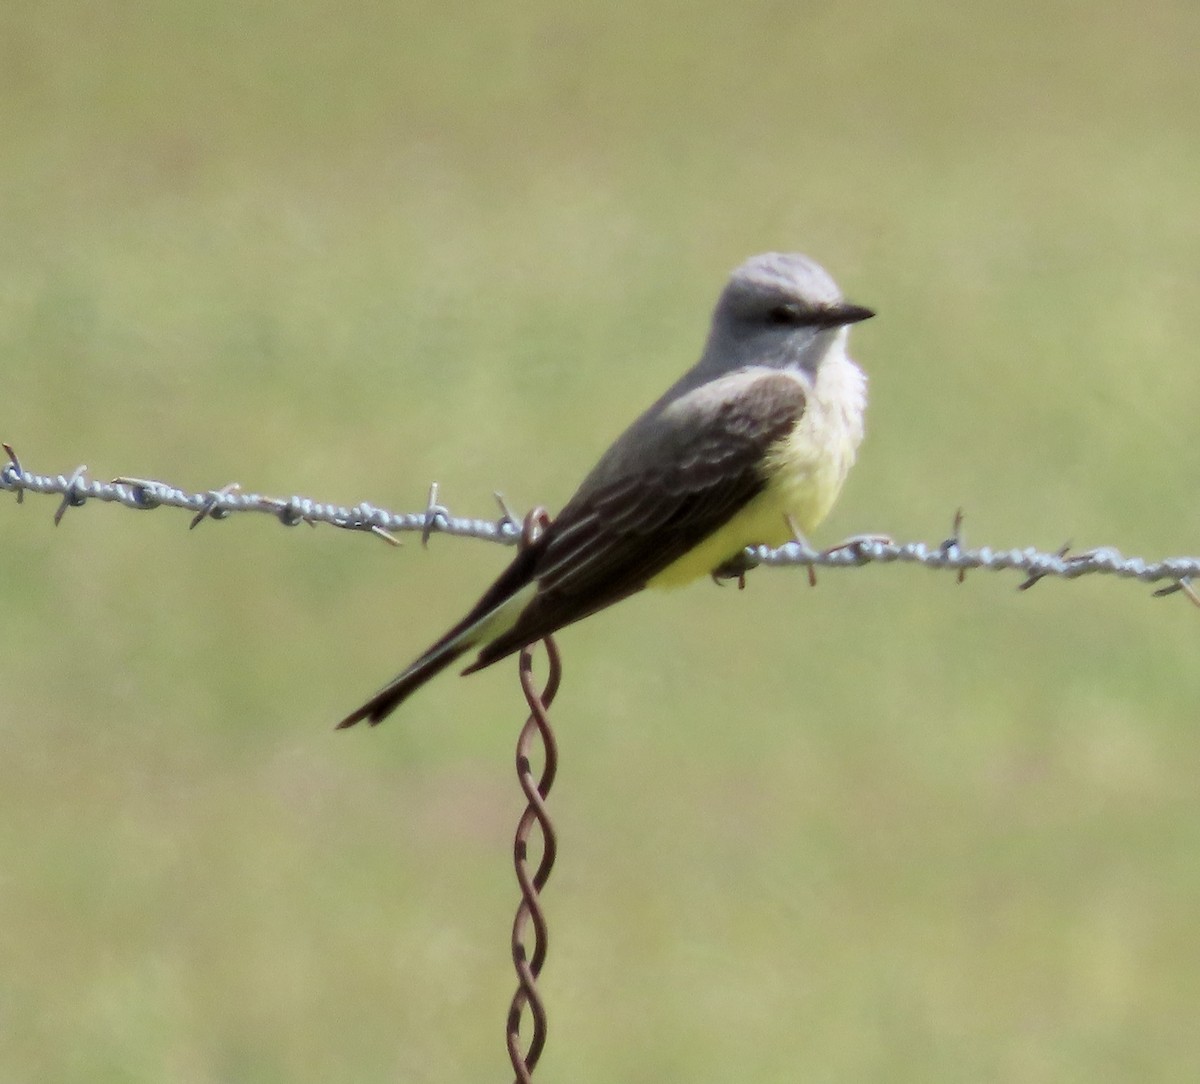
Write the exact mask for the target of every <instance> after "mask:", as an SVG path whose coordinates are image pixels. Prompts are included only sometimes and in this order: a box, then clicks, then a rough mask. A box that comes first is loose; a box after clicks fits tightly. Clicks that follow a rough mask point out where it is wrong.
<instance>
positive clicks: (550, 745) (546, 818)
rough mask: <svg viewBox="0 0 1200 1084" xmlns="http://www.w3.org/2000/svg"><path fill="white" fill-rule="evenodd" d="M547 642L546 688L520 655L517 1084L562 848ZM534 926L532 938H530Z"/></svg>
mask: <svg viewBox="0 0 1200 1084" xmlns="http://www.w3.org/2000/svg"><path fill="white" fill-rule="evenodd" d="M549 521H550V517H549V516H548V515H547V514H546V510H545V509H543V508H536V509H534V510H533V511H532V512H530V513H529V515H528V516H526V517H525V525H524V529H523V530H522V532H521V541H520V545H522V546H527V545H529V544H530V543H531V542H532V541H533V540H534V539H535V538H536V537H537V535H538V534H539V533H540V532H541V531H542V529H544V527H545V525H546V524H547V523H549ZM542 644H543V646H544V647H545V649H546V659H547V661H548V663H549V673H548V674H547V676H546V683H545V685H543V686H542V688H541V689H539V688H538V687H537V683H536V681H535V679H534V676H533V652H534V648H535V647H536V645H533V644H531V645H530V646H529V647H526V648H524V649H523V650H522V651H521V655H520V660H519V666H520V674H521V689H522V691H523V692H524V693H525V702H526V703H527V704H528V705H529V716H528V718H527V719H526V720H525V725H524V726H522V727H521V734H520V736H519V737H518V738H517V779H518V780H519V782H520V784H521V790H522V791H523V792H524V794H525V802H526V805H525V811H524V812H523V813H522V814H521V819H520V820H519V821H518V822H517V832H516V837H515V839H514V840H513V868H514V869H515V870H516V874H517V883H518V884H519V885H520V886H521V902H520V903H519V904H518V905H517V914H516V917H515V918H514V919H513V928H512V958H513V967H514V968H516V972H517V991H516V993H515V994H513V999H512V1004H511V1005H510V1007H509V1010H508V1019H507V1024H506V1031H507V1039H508V1057H509V1061H511V1062H512V1067H513V1072H514V1073H516V1084H529V1082H530V1080H531V1079H532V1075H533V1069H534V1066H536V1065H537V1063H538V1059H539V1058H540V1057H541V1056H542V1049H543V1048H544V1047H545V1045H546V1008H545V1006H544V1005H543V1003H542V998H541V995H540V994H539V993H538V990H537V978H538V976H539V975H540V974H541V971H542V965H543V964H544V963H545V962H546V951H547V948H548V946H549V934H548V930H547V927H546V916H545V914H544V913H543V912H542V907H541V900H540V896H541V891H542V889H543V888H545V887H546V881H547V880H548V879H549V877H550V870H551V869H552V868H553V867H554V858H555V855H556V854H557V853H558V840H557V837H556V836H555V833H554V825H553V824H552V823H551V821H550V814H549V812H548V811H547V809H546V797H547V795H549V793H550V788H551V787H552V786H553V785H554V776H555V774H556V773H557V771H558V743H557V742H556V741H555V738H554V731H553V730H552V729H551V728H550V718H549V715H548V714H547V712H548V709H549V708H550V705H551V704H552V703H553V701H554V696H555V694H556V693H557V692H558V686H559V682H560V681H561V679H562V661H561V658H560V656H559V653H558V645H557V644H555V642H554V638H553V637H551V636H547V637H546V638H545V639H544V640H542ZM535 739H539V740H540V741H541V746H542V772H541V775H540V777H538V778H537V779H535V778H534V772H533V762H532V758H531V755H530V754H531V751H532V748H533V745H534V741H535ZM535 827H536V828H537V829H538V832H539V834H540V835H541V837H542V856H541V859H540V860H539V861H538V864H537V869H536V870H535V871H534V872H533V873H532V874H531V873H530V862H529V841H530V837H531V836H532V834H533V830H534V828H535ZM531 926H532V933H533V938H532V941H530V940H528V939H527V933H528V932H529V929H530V927H531ZM527 1008H528V1010H529V1015H530V1017H531V1019H532V1021H533V1032H532V1034H531V1035H530V1037H529V1045H528V1047H527V1048H526V1049H525V1050H524V1052H522V1050H521V1020H522V1017H523V1016H524V1015H525V1010H526V1009H527Z"/></svg>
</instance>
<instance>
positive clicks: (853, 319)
mask: <svg viewBox="0 0 1200 1084" xmlns="http://www.w3.org/2000/svg"><path fill="white" fill-rule="evenodd" d="M874 315H875V310H874V309H867V308H863V306H862V305H852V304H851V303H850V302H849V301H843V302H841V303H840V304H838V305H833V306H831V307H830V308H829V309H827V310H826V312H825V317H826V320H827V321H828V325H829V326H830V327H845V326H846V325H847V324H857V323H858V322H859V321H860V320H870V319H871V317H872V316H874Z"/></svg>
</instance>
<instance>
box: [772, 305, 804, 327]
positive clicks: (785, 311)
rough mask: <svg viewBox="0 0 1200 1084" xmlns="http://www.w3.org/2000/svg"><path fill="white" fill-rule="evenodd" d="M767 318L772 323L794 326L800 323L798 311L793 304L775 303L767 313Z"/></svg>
mask: <svg viewBox="0 0 1200 1084" xmlns="http://www.w3.org/2000/svg"><path fill="white" fill-rule="evenodd" d="M767 320H768V321H770V323H772V324H786V325H788V326H794V325H796V324H798V323H800V312H799V310H798V309H797V308H796V307H795V305H776V306H775V307H774V308H773V309H771V311H770V312H768V313H767Z"/></svg>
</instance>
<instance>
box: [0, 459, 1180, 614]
mask: <svg viewBox="0 0 1200 1084" xmlns="http://www.w3.org/2000/svg"><path fill="white" fill-rule="evenodd" d="M0 447H3V448H4V451H5V452H6V453H7V455H8V462H7V463H5V464H4V465H3V467H0V489H5V490H9V491H11V492H14V493H16V495H17V500H18V501H20V500H22V499H23V498H24V495H25V494H26V493H36V494H42V495H48V496H57V497H59V498H60V500H59V505H58V508H57V509H56V510H55V513H54V523H55V525H57V524H58V523H60V522H61V521H62V518H63V516H64V515H65V514H66V512H67V511H68V509H71V508H80V507H82V506H83V505H84V504H86V503H87V502H88V501H90V500H96V501H102V502H106V503H115V504H120V505H123V506H124V507H126V508H133V509H137V510H139V511H146V510H148V509H152V508H160V507H167V508H179V509H182V510H184V511H187V512H191V513H192V520H191V523H190V527H192V528H195V527H197V526H198V525H199V524H200V523H202V522H204V520H206V519H211V520H222V519H226V518H228V517H229V516H231V515H233V514H234V513H239V512H258V513H266V514H268V515H270V516H272V517H274V518H275V519H277V520H278V521H279V522H280V523H282V524H283V525H284V526H287V527H294V526H296V525H298V524H300V523H307V524H310V525H311V526H316V525H317V524H318V523H326V524H329V525H330V526H331V527H338V528H340V529H342V530H348V531H365V532H367V533H369V534H373V535H375V536H377V537H379V538H382V539H383V540H384V541H386V542H389V543H390V544H392V545H399V544H400V542H399V540H398V539H397V538H396V537H395V536H396V535H397V534H403V533H418V534H420V536H421V542H422V544H426V543H428V541H429V538H430V536H431V535H434V534H449V535H456V536H459V537H463V538H478V539H482V540H484V541H488V542H499V543H501V544H503V545H515V544H516V543H517V541H518V540H519V539H520V536H521V520H520V518H519V517H517V516H515V515H514V514H513V513H512V511H511V510H510V509H509V507H508V505H507V504H506V503H505V501H504V498H503V497H502V496H501V495H500V494H499V493H496V494H495V498H496V502H497V504H498V505H499V507H500V515H499V517H498V518H496V519H495V520H489V519H480V518H466V517H461V516H455V515H453V514H452V513H451V512H450V509H449V508H447V507H446V506H445V505H444V504H442V503H440V501H439V500H438V495H439V491H438V484H437V483H436V482H434V483H433V484H432V485H431V486H430V488H429V499H428V501H427V502H426V506H425V508H424V509H422V510H421V511H419V512H392V511H389V510H388V509H386V508H380V507H377V506H376V505H373V504H371V503H369V502H367V501H360V502H359V503H358V504H356V505H354V506H353V507H350V508H347V507H346V506H345V505H340V504H329V503H324V502H320V501H316V500H313V499H312V498H311V497H302V496H291V497H270V496H265V495H263V494H260V493H245V492H243V491H242V487H241V486H240V485H238V484H237V483H236V482H231V483H229V484H227V485H223V486H221V487H219V488H217V489H210V490H206V491H203V492H189V491H187V490H185V489H181V488H180V487H178V486H174V485H171V484H169V483H167V482H162V481H159V480H157V479H152V478H136V477H131V476H119V477H116V478H114V479H112V480H111V481H109V482H102V481H97V480H96V479H93V478H91V477H89V475H88V468H87V467H86V466H79V467H76V468H75V469H74V470H73V471H71V473H70V474H54V475H50V474H39V473H37V472H34V471H29V470H26V469H25V467H24V466H23V465H22V463H21V461H20V459H19V458H18V457H17V454H16V452H15V451H14V450H13V449H12V447H11V446H10V445H8V444H3V445H0ZM961 527H962V513H961V511H960V512H959V513H958V514H956V515H955V518H954V528H953V533H952V534H951V536H950V537H949V538H947V539H946V540H945V541H943V542H939V543H933V544H930V543H926V542H905V543H898V542H895V541H894V540H892V539H891V538H888V537H886V536H883V535H860V536H856V537H854V538H850V539H847V540H846V541H844V542H841V543H839V544H838V545H836V546H832V547H830V548H829V549H824V550H817V549H814V548H813V547H812V546H811V545H809V544H808V542H807V541H805V540H804V539H803V538H802V537H800V536H798V537H797V541H795V542H787V543H785V544H784V545H782V546H779V547H777V548H771V547H768V546H757V547H751V548H750V549H748V550H746V551H745V554H744V555H743V557H742V558H741V559H739V561H738V562H737V564H738V571H739V572H741V571H748V570H750V569H752V568H755V567H758V566H760V565H764V566H767V567H781V566H797V567H801V568H807V569H809V573H810V576H811V575H813V570H814V569H816V568H857V567H861V566H864V565H869V564H896V563H899V564H916V565H921V566H923V567H925V568H932V569H944V570H948V571H952V572H956V573H957V574H958V577H959V579H960V580H961V579H962V577H963V575H964V574H965V573H966V572H968V571H972V570H980V571H985V572H1001V571H1006V570H1010V569H1011V570H1013V571H1015V572H1019V573H1022V574H1024V576H1025V579H1024V581H1023V582H1022V583H1021V584H1020V585H1019V586H1020V587H1021V588H1022V589H1027V588H1029V587H1032V586H1033V585H1034V584H1035V583H1038V582H1039V581H1041V580H1043V579H1045V578H1047V577H1056V578H1059V579H1066V580H1074V579H1078V578H1079V577H1081V576H1088V575H1104V576H1116V577H1118V578H1121V579H1135V580H1138V581H1140V582H1142V583H1150V584H1155V583H1162V584H1165V586H1163V587H1161V588H1159V589H1158V590H1156V591H1155V592H1154V594H1155V595H1156V596H1161V595H1169V594H1174V593H1176V592H1182V593H1184V594H1185V595H1186V596H1187V597H1188V598H1189V599H1190V600H1191V601H1192V602H1193V603H1195V604H1196V605H1197V606H1200V594H1198V593H1197V591H1196V589H1195V587H1194V586H1193V585H1192V582H1191V581H1192V579H1193V578H1195V577H1200V557H1165V558H1162V559H1160V560H1157V561H1150V560H1146V559H1145V558H1143V557H1128V556H1126V555H1124V554H1122V553H1121V552H1120V550H1118V549H1116V548H1115V547H1114V546H1100V547H1095V548H1092V549H1088V550H1085V551H1083V552H1078V553H1075V552H1072V551H1071V549H1070V546H1069V545H1063V546H1060V547H1059V548H1058V549H1057V550H1054V551H1051V552H1046V551H1043V550H1039V549H1037V548H1036V547H1034V546H1027V547H1024V548H1022V549H1001V548H996V547H991V546H980V547H978V548H968V547H967V546H965V545H964V544H963V539H962V531H961Z"/></svg>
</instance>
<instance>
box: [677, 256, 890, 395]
mask: <svg viewBox="0 0 1200 1084" xmlns="http://www.w3.org/2000/svg"><path fill="white" fill-rule="evenodd" d="M874 315H875V314H874V313H873V312H872V311H871V310H870V309H864V308H863V307H862V306H861V305H853V304H851V303H850V302H848V301H847V300H846V299H845V298H844V297H843V296H842V292H841V290H839V289H838V287H837V283H836V282H834V281H833V279H831V278H830V277H829V275H828V273H827V272H826V271H825V269H824V268H823V267H821V266H820V265H819V264H817V263H815V262H814V261H812V260H810V259H809V258H808V257H807V256H801V255H798V254H785V253H779V252H768V253H765V254H764V255H762V256H751V257H750V259H748V260H747V261H746V262H745V263H744V264H742V266H741V267H739V268H738V269H737V270H736V271H734V273H733V274H732V275H731V276H730V279H729V283H728V284H727V285H726V287H725V289H724V290H723V291H722V293H721V296H720V298H719V299H718V301H717V307H716V310H715V311H714V312H713V319H712V331H711V332H710V333H709V339H708V345H707V347H706V348H705V351H704V357H703V359H702V360H701V362H700V366H699V367H698V368H703V369H704V370H705V371H707V372H708V373H710V374H711V373H713V372H718V371H719V372H727V371H729V370H731V369H737V368H740V367H742V366H743V365H764V366H770V367H773V368H781V369H782V368H801V369H804V370H806V371H807V372H808V373H809V374H810V375H815V374H816V371H817V368H818V367H819V366H820V364H821V360H822V358H824V356H825V354H826V351H827V350H828V349H829V347H830V346H831V345H832V343H833V342H834V341H835V339H836V338H837V336H838V334H839V333H840V329H841V328H843V327H846V326H847V325H849V324H855V323H858V321H860V320H866V319H867V318H868V317H871V316H874Z"/></svg>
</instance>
